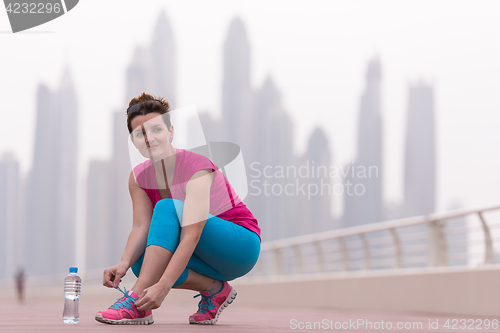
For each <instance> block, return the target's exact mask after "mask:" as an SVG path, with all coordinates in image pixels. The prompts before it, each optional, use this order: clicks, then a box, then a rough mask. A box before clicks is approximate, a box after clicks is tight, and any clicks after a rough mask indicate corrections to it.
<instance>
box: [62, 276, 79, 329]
mask: <svg viewBox="0 0 500 333" xmlns="http://www.w3.org/2000/svg"><path fill="white" fill-rule="evenodd" d="M77 273H78V267H70V268H69V275H68V276H66V278H65V279H64V312H63V322H64V323H65V324H77V323H78V320H79V319H80V314H79V307H78V302H79V299H80V290H81V285H82V279H81V278H80V277H79V276H78V274H77Z"/></svg>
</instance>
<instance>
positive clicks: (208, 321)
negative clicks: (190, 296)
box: [189, 281, 236, 325]
mask: <svg viewBox="0 0 500 333" xmlns="http://www.w3.org/2000/svg"><path fill="white" fill-rule="evenodd" d="M200 295H201V301H200V303H198V312H196V313H195V314H193V315H191V316H190V317H189V323H190V324H204V325H213V324H215V323H216V322H217V319H219V315H220V313H221V312H222V310H224V309H225V308H226V307H227V306H228V305H229V304H231V303H233V301H234V299H235V298H236V290H234V288H233V287H231V286H230V285H229V283H227V282H226V281H224V282H223V284H222V289H221V290H220V291H219V292H217V293H215V294H213V295H211V294H210V292H209V291H207V290H204V291H202V292H201V293H199V294H198V295H196V296H194V297H198V296H200Z"/></svg>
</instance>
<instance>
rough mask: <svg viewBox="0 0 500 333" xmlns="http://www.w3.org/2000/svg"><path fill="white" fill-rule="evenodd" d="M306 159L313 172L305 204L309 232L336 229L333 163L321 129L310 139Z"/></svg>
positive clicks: (326, 139)
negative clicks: (333, 201) (333, 197)
mask: <svg viewBox="0 0 500 333" xmlns="http://www.w3.org/2000/svg"><path fill="white" fill-rule="evenodd" d="M305 159H306V163H308V164H309V165H310V170H311V172H310V175H309V177H308V198H307V201H305V202H304V204H306V205H307V206H308V209H307V214H308V219H307V220H305V221H308V222H307V223H308V224H309V226H308V230H309V231H310V232H321V231H326V230H331V229H335V228H336V225H335V224H334V223H333V216H332V204H331V202H332V196H333V184H332V181H331V178H330V169H329V167H330V166H331V165H333V163H332V158H331V154H330V147H329V144H328V138H327V136H326V133H325V132H324V131H323V130H322V129H321V128H319V127H317V128H316V129H315V130H314V131H313V133H312V134H311V136H310V137H309V142H308V145H307V151H306V153H305ZM309 189H310V191H309ZM302 223H304V221H303V222H302Z"/></svg>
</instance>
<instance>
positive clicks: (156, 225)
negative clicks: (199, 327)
mask: <svg viewBox="0 0 500 333" xmlns="http://www.w3.org/2000/svg"><path fill="white" fill-rule="evenodd" d="M183 207H184V202H182V201H179V200H176V199H162V200H160V201H158V202H157V203H156V206H155V209H154V211H153V217H152V219H151V225H150V227H149V235H148V243H147V246H149V245H158V246H161V247H163V248H165V249H167V250H169V251H170V252H172V253H173V252H175V250H176V249H177V246H178V245H179V240H180V234H181V225H180V221H182V210H183ZM259 253H260V239H259V236H257V234H256V233H254V232H253V231H250V230H248V229H247V228H245V227H242V226H240V225H237V224H235V223H232V222H229V221H225V220H223V219H221V218H218V217H216V216H213V215H211V214H209V215H208V219H207V222H206V224H205V227H204V228H203V231H202V233H201V236H200V240H199V242H198V245H197V246H196V248H195V249H194V252H193V255H192V256H191V259H189V262H188V264H187V267H186V269H184V271H183V272H182V274H181V276H180V277H179V279H178V280H177V281H176V282H175V284H174V285H173V288H175V287H177V286H178V285H180V284H182V283H184V282H185V281H186V279H187V277H188V270H187V269H188V268H189V269H192V270H193V271H195V272H198V273H200V274H203V275H206V276H208V277H211V278H213V279H217V280H221V281H230V280H234V279H236V278H237V277H240V276H243V275H245V274H247V273H248V272H249V271H250V270H251V269H252V268H253V266H255V263H256V262H257V259H258V258H259ZM143 259H144V253H143V254H142V256H141V257H140V258H139V259H138V260H137V261H136V262H135V263H134V264H133V265H132V271H133V272H134V274H135V276H137V277H139V273H140V271H141V267H142V262H143Z"/></svg>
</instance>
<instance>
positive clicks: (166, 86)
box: [86, 12, 176, 268]
mask: <svg viewBox="0 0 500 333" xmlns="http://www.w3.org/2000/svg"><path fill="white" fill-rule="evenodd" d="M175 82H176V81H175V47H174V39H173V34H172V29H171V27H170V23H169V21H168V19H167V17H166V15H165V13H164V12H162V13H160V15H159V17H158V20H157V22H156V25H155V30H154V33H153V38H152V41H151V44H150V45H149V47H136V48H135V50H134V53H133V56H132V60H131V63H130V65H129V66H128V68H127V70H126V87H125V91H126V92H125V94H126V95H125V102H124V103H123V104H122V109H121V110H120V111H117V112H114V113H113V115H112V117H113V118H112V124H113V125H112V126H113V128H112V131H111V133H112V135H111V136H112V140H113V146H112V151H113V154H112V157H111V159H110V160H108V161H93V162H92V163H91V165H90V168H89V173H88V175H87V256H86V257H87V263H86V265H87V267H88V268H103V267H106V266H109V265H114V264H117V263H118V262H119V260H120V258H121V255H122V253H123V250H124V249H125V244H126V242H127V238H128V234H129V232H130V230H131V228H132V221H133V218H132V201H131V199H130V194H129V190H128V181H129V177H130V173H131V171H132V168H133V166H132V165H131V162H130V158H129V151H128V140H129V138H128V131H127V121H126V119H127V118H126V112H125V110H126V109H127V106H128V102H129V101H130V99H132V98H134V97H137V96H139V95H140V94H142V93H143V92H146V93H149V94H153V95H155V96H161V97H164V98H166V99H167V100H168V101H169V103H170V105H171V107H172V108H175V105H176V104H175V103H176V102H175V99H176V95H175V91H176V88H175Z"/></svg>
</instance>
